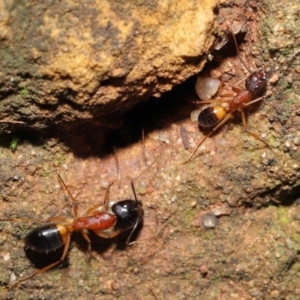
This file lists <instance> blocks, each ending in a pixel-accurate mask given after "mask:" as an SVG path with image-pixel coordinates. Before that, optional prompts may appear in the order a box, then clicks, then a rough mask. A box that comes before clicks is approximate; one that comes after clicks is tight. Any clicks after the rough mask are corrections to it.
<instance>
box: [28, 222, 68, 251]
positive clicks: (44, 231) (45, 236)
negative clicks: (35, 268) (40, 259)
mask: <svg viewBox="0 0 300 300" xmlns="http://www.w3.org/2000/svg"><path fill="white" fill-rule="evenodd" d="M64 228H65V227H64V226H63V225H60V224H45V225H43V226H40V227H37V228H35V229H33V230H32V231H30V232H29V233H28V234H27V236H26V238H25V246H26V248H29V249H31V250H33V251H36V252H43V253H48V252H51V251H54V250H57V249H58V248H60V247H62V246H63V245H64V244H65V240H64V237H65V234H64V231H65V229H64Z"/></svg>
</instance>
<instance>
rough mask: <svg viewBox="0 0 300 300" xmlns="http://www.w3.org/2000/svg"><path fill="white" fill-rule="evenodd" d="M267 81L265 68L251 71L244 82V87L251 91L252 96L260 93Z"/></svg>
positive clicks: (262, 91) (263, 90)
mask: <svg viewBox="0 0 300 300" xmlns="http://www.w3.org/2000/svg"><path fill="white" fill-rule="evenodd" d="M267 83H268V73H267V72H266V71H265V70H258V71H255V72H253V73H252V74H251V75H250V76H249V77H248V78H247V79H246V82H245V87H246V89H247V90H248V91H249V92H250V93H251V96H252V98H256V97H258V96H260V95H262V94H263V93H264V92H265V90H266V88H267Z"/></svg>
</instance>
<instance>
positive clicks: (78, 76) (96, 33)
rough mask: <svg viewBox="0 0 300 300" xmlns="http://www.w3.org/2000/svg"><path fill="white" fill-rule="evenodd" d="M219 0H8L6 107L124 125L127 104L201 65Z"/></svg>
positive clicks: (2, 27) (34, 120) (14, 113)
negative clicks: (122, 0) (45, 0)
mask: <svg viewBox="0 0 300 300" xmlns="http://www.w3.org/2000/svg"><path fill="white" fill-rule="evenodd" d="M217 2H218V1H217V0H210V1H208V0H206V1H200V2H195V1H184V2H177V1H170V0H168V1H147V2H145V3H143V4H141V3H140V2H139V1H130V2H126V3H125V2H124V3H121V2H118V1H87V2H82V3H81V2H79V3H76V2H74V1H63V2H59V1H48V2H42V3H39V4H36V2H35V1H19V2H18V4H17V5H15V3H14V2H13V1H8V2H6V3H4V2H2V4H1V5H2V7H1V8H2V9H1V16H0V31H1V36H0V38H1V39H2V42H1V46H0V59H1V81H2V87H1V89H0V97H1V98H2V107H1V108H0V117H1V118H2V119H3V118H4V117H6V116H7V115H10V117H11V119H18V120H22V121H25V122H26V123H27V124H28V125H30V126H32V127H37V128H39V127H45V126H48V125H51V124H53V123H55V124H58V123H67V122H68V123H70V122H75V123H76V122H77V121H78V120H79V119H80V120H82V121H83V122H85V121H87V120H89V121H92V122H95V123H98V124H102V125H108V126H110V127H118V126H119V125H120V123H121V120H120V118H119V117H121V116H122V111H126V110H128V109H129V108H130V107H132V106H133V105H134V104H135V103H136V102H140V101H144V100H147V99H148V98H149V97H150V96H156V97H158V96H160V95H161V93H163V92H165V91H167V90H170V89H171V88H172V87H173V86H174V85H177V84H179V83H181V82H183V81H184V80H186V79H187V78H188V77H190V76H191V75H193V74H195V73H197V72H199V71H200V70H201V69H202V67H203V64H204V62H205V61H206V57H207V54H208V53H209V51H210V49H211V47H212V44H213V42H214V34H215V33H216V29H217V27H216V23H215V18H216V15H215V13H214V11H213V10H214V8H215V7H216V5H217ZM112 113H114V115H115V116H117V117H116V118H111V117H110V118H108V117H107V116H108V115H110V114H112ZM104 116H105V117H104Z"/></svg>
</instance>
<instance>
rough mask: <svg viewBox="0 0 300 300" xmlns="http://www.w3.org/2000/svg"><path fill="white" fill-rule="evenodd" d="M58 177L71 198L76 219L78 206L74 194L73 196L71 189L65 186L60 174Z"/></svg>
mask: <svg viewBox="0 0 300 300" xmlns="http://www.w3.org/2000/svg"><path fill="white" fill-rule="evenodd" d="M57 176H58V178H59V180H60V182H61V184H62V185H63V187H64V188H65V190H66V191H67V193H68V195H69V197H70V198H71V200H72V203H73V212H74V215H75V217H77V216H78V204H77V203H76V201H75V198H74V197H73V196H72V194H71V192H70V190H69V188H68V187H67V185H66V184H65V182H64V181H63V180H62V178H61V176H60V175H59V174H58V173H57Z"/></svg>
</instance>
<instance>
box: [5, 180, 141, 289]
mask: <svg viewBox="0 0 300 300" xmlns="http://www.w3.org/2000/svg"><path fill="white" fill-rule="evenodd" d="M58 177H59V180H60V182H61V184H62V185H63V186H64V188H65V189H66V191H67V193H68V195H69V197H70V198H71V200H72V202H73V204H74V205H73V212H74V215H75V218H63V217H53V218H50V219H49V221H50V222H51V223H49V224H46V225H42V226H40V227H38V228H35V229H33V230H32V231H31V232H29V233H28V235H27V236H26V237H25V246H26V248H29V249H31V250H33V251H36V252H42V253H48V252H51V251H54V250H57V249H59V248H61V247H63V253H62V256H61V258H60V259H59V260H58V261H56V262H54V263H52V264H50V265H48V266H46V267H44V268H42V269H40V270H38V271H37V272H35V273H33V274H32V275H30V276H28V277H26V278H24V279H21V280H20V281H18V282H17V283H15V284H14V285H12V286H11V287H10V289H12V288H14V287H16V286H18V285H19V284H20V283H22V282H24V281H27V280H28V279H30V278H32V277H34V276H36V275H38V274H41V273H43V272H45V271H47V270H49V269H51V268H53V267H54V266H56V265H58V264H59V263H61V262H62V261H64V260H65V258H66V255H67V252H68V249H69V245H70V239H71V234H72V233H73V231H75V230H79V231H80V233H81V234H82V236H83V238H84V239H85V240H86V241H87V243H88V251H89V252H90V251H91V240H90V238H89V236H88V235H87V233H86V230H91V231H93V232H94V233H95V234H97V235H98V236H100V237H103V238H106V239H108V238H112V237H114V236H116V235H118V234H120V233H121V232H123V231H126V230H129V229H131V232H130V234H129V236H128V238H127V240H126V245H128V244H130V240H131V238H132V236H133V233H134V232H135V231H136V229H137V227H138V225H139V224H140V223H141V221H142V219H143V215H144V210H143V208H142V203H141V202H140V201H138V200H137V196H136V192H135V188H134V184H133V182H132V181H131V188H132V192H133V195H134V200H130V199H127V200H122V201H119V202H109V201H108V198H109V188H108V190H107V192H106V194H105V198H104V203H103V204H101V205H95V206H93V207H91V208H89V209H88V210H87V212H86V214H85V216H82V217H78V213H77V206H76V205H75V199H74V197H73V196H72V194H71V193H70V191H69V189H68V187H67V186H66V184H65V183H64V181H63V180H62V178H61V177H60V175H58ZM11 220H15V219H7V220H1V221H11Z"/></svg>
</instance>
